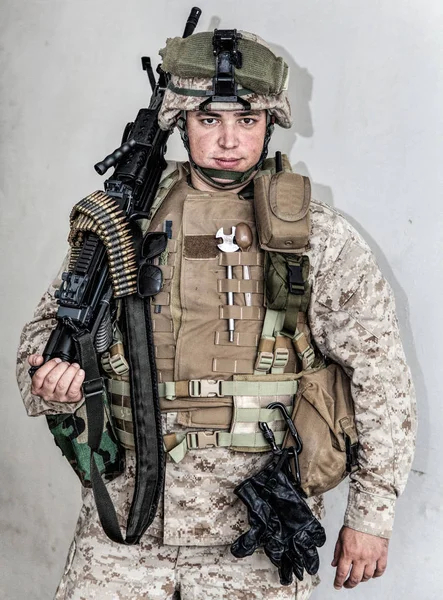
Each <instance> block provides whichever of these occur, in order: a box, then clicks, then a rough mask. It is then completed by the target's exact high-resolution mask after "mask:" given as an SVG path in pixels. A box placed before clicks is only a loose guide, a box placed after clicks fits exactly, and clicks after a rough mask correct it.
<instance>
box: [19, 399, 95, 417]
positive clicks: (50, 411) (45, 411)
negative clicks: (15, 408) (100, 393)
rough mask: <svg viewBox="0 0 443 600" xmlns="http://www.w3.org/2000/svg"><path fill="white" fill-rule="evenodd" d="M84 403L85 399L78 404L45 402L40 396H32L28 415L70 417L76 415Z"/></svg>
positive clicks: (28, 406) (28, 404)
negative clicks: (69, 415)
mask: <svg viewBox="0 0 443 600" xmlns="http://www.w3.org/2000/svg"><path fill="white" fill-rule="evenodd" d="M84 402H85V398H84V397H83V398H82V399H81V400H79V401H78V402H45V401H44V400H43V399H42V398H40V396H35V395H34V394H30V401H29V403H27V413H28V416H29V417H40V416H42V415H44V416H48V417H49V416H52V415H60V414H66V415H68V414H72V413H74V412H75V411H76V410H77V409H78V408H80V406H81V405H82V404H83V403H84Z"/></svg>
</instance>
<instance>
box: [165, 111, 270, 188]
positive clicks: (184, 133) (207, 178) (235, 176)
mask: <svg viewBox="0 0 443 600" xmlns="http://www.w3.org/2000/svg"><path fill="white" fill-rule="evenodd" d="M177 127H178V129H179V131H180V136H181V139H182V141H183V144H184V146H185V148H186V151H187V153H188V157H189V162H190V164H191V166H192V168H193V169H194V170H195V171H196V172H197V173H198V175H199V177H200V178H201V179H202V180H203V181H204V182H205V183H208V184H209V185H211V186H212V187H214V188H216V189H219V190H232V189H235V188H237V187H238V186H239V185H242V184H243V183H247V182H248V181H250V180H251V179H252V175H253V174H254V173H255V172H256V171H258V170H259V169H260V167H261V166H262V164H263V161H264V160H265V158H266V156H267V154H268V146H269V141H270V139H271V136H272V132H273V131H274V118H273V117H271V115H270V114H269V113H266V134H265V139H264V142H263V150H262V153H261V155H260V158H259V160H258V163H257V164H256V165H254V166H253V167H251V168H250V169H248V170H247V171H227V170H224V169H207V168H205V167H200V166H199V165H197V163H196V162H195V161H194V159H193V158H192V156H191V150H190V147H189V136H188V129H187V126H186V112H185V111H183V113H182V116H181V117H180V118H179V119H178V121H177ZM216 179H224V180H226V183H225V182H222V181H216Z"/></svg>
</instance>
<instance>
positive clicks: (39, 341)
mask: <svg viewBox="0 0 443 600" xmlns="http://www.w3.org/2000/svg"><path fill="white" fill-rule="evenodd" d="M68 263H69V254H68V255H67V256H66V258H65V260H64V261H63V264H62V267H61V269H60V271H59V273H58V275H57V277H56V278H55V279H54V281H53V282H52V283H51V285H50V286H49V288H48V289H47V291H46V292H45V293H44V294H43V296H42V298H41V300H40V302H39V303H38V305H37V308H36V309H35V312H34V316H33V318H32V320H31V321H29V323H27V324H26V325H25V326H24V328H23V331H22V333H21V336H20V343H19V347H18V352H17V370H16V373H17V383H18V387H19V390H20V394H21V396H22V398H23V402H24V405H25V408H26V412H27V413H28V415H29V416H31V417H35V416H38V415H55V414H60V413H62V414H63V413H64V414H68V413H72V412H74V411H75V410H77V408H79V407H80V406H81V403H80V402H76V403H67V402H45V401H44V400H43V399H42V398H40V396H35V395H34V394H32V393H31V378H30V376H29V373H28V370H29V364H28V360H27V359H28V356H29V355H30V354H34V353H36V352H38V353H39V354H41V353H42V352H43V350H44V348H45V345H46V342H47V341H48V339H49V336H50V335H51V332H52V331H53V329H54V328H55V326H56V324H57V321H56V313H57V301H56V299H55V296H54V294H55V291H56V290H57V289H58V288H59V287H60V285H61V274H62V273H63V271H66V270H67V267H68Z"/></svg>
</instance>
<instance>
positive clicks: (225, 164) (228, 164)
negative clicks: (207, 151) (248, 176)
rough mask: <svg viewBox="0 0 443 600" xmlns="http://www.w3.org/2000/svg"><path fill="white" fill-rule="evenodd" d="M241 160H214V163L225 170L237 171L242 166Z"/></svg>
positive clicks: (230, 158) (231, 158) (232, 158)
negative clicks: (236, 168)
mask: <svg viewBox="0 0 443 600" xmlns="http://www.w3.org/2000/svg"><path fill="white" fill-rule="evenodd" d="M240 161H241V158H234V157H229V158H214V162H216V163H217V165H218V166H219V167H222V168H223V169H235V167H237V166H238V165H239V164H240Z"/></svg>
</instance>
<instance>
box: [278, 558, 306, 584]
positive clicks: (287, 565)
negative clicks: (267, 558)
mask: <svg viewBox="0 0 443 600" xmlns="http://www.w3.org/2000/svg"><path fill="white" fill-rule="evenodd" d="M293 569H294V565H293V564H292V561H291V559H290V558H289V556H288V555H287V554H286V553H285V554H283V556H282V560H281V563H280V567H279V569H278V574H279V576H280V583H281V584H282V585H291V583H292V572H293ZM302 578H303V569H302Z"/></svg>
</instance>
